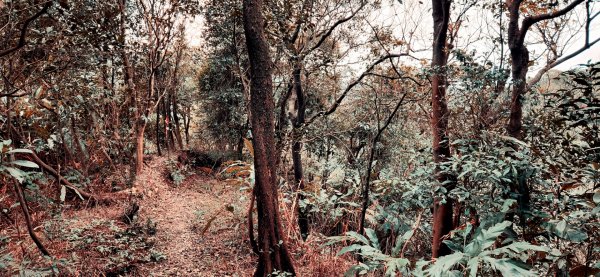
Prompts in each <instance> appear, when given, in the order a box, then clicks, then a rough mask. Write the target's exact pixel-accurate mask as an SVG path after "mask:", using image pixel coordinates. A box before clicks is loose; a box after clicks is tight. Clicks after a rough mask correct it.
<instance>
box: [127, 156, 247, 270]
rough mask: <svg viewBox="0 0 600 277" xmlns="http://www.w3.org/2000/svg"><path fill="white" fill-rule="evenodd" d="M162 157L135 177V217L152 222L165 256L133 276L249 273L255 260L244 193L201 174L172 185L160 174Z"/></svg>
mask: <svg viewBox="0 0 600 277" xmlns="http://www.w3.org/2000/svg"><path fill="white" fill-rule="evenodd" d="M164 162H165V159H164V158H156V159H154V160H153V161H152V162H151V163H150V164H149V166H147V167H146V168H145V170H144V174H143V175H142V176H141V177H140V178H139V179H138V187H141V188H143V199H142V200H141V201H140V202H139V204H140V207H141V208H140V212H139V219H138V220H140V221H141V222H146V221H147V220H148V219H150V220H151V221H153V222H156V224H157V226H156V229H157V233H156V245H155V248H156V250H157V251H159V252H161V253H163V254H164V255H165V256H166V259H165V260H164V261H162V262H158V263H149V264H145V265H144V266H143V267H141V268H139V269H138V270H136V275H139V276H249V275H251V274H252V272H253V269H254V263H255V261H254V259H253V257H252V253H251V249H250V247H249V243H248V236H247V235H246V234H247V227H246V219H245V217H246V209H247V205H248V201H249V199H248V195H249V193H248V192H247V191H245V190H240V187H239V185H238V184H235V183H232V184H229V185H227V184H224V183H223V182H221V181H218V180H216V179H215V178H214V177H211V176H202V175H193V176H190V177H188V178H186V180H185V181H184V182H183V184H181V185H180V186H174V185H173V184H171V182H169V181H168V180H166V178H165V177H166V173H164V172H163V170H164V168H165V166H164ZM236 185H237V186H236ZM228 207H229V208H228ZM213 218H214V219H213ZM211 219H213V220H212V221H211ZM209 221H210V224H209ZM207 225H208V226H207ZM205 228H206V230H204V229H205ZM203 231H204V232H203Z"/></svg>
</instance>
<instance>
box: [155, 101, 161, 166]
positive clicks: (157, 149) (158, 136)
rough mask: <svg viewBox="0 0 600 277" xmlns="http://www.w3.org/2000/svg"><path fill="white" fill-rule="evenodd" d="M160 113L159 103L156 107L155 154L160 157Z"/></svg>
mask: <svg viewBox="0 0 600 277" xmlns="http://www.w3.org/2000/svg"><path fill="white" fill-rule="evenodd" d="M160 111H161V103H158V105H157V106H156V152H158V155H159V156H162V149H161V147H160Z"/></svg>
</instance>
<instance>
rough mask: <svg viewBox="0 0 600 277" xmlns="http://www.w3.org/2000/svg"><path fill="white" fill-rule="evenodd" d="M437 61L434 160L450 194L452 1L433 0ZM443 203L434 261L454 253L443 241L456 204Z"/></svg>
mask: <svg viewBox="0 0 600 277" xmlns="http://www.w3.org/2000/svg"><path fill="white" fill-rule="evenodd" d="M432 2H433V22H434V24H433V36H434V37H433V58H432V61H431V67H432V70H433V71H434V73H433V76H432V78H431V83H432V87H431V91H432V97H431V109H432V116H431V131H432V136H433V160H434V162H435V163H436V172H435V174H436V179H437V180H438V182H439V183H440V184H443V186H444V187H445V188H446V191H447V192H449V191H450V190H452V188H453V187H454V185H455V184H454V182H455V180H454V179H455V178H454V176H451V175H449V174H447V173H443V172H441V171H440V168H439V164H440V163H442V162H445V161H447V160H448V159H449V158H450V143H449V140H448V114H449V113H448V106H447V102H446V85H447V81H446V65H447V53H446V39H447V32H448V22H449V20H450V4H451V0H433V1H432ZM447 195H448V193H446V199H445V201H443V200H442V199H439V198H436V199H435V200H434V204H433V238H432V246H431V252H432V253H431V255H432V257H433V258H437V257H440V256H444V255H448V254H450V248H448V246H446V245H445V244H444V243H443V238H444V236H446V235H447V234H449V233H450V231H451V230H452V229H453V226H452V204H453V201H452V199H450V198H449V197H447Z"/></svg>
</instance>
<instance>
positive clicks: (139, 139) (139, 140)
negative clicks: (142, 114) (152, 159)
mask: <svg viewBox="0 0 600 277" xmlns="http://www.w3.org/2000/svg"><path fill="white" fill-rule="evenodd" d="M145 130H146V123H145V122H143V119H138V120H137V123H136V128H135V176H139V175H140V174H142V169H144V131H145Z"/></svg>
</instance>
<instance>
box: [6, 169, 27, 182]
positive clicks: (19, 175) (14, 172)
mask: <svg viewBox="0 0 600 277" xmlns="http://www.w3.org/2000/svg"><path fill="white" fill-rule="evenodd" d="M4 169H5V170H6V171H8V174H10V176H12V177H14V178H15V179H17V181H19V183H23V181H25V176H27V173H25V171H23V170H20V169H18V168H16V167H5V168H4Z"/></svg>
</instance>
